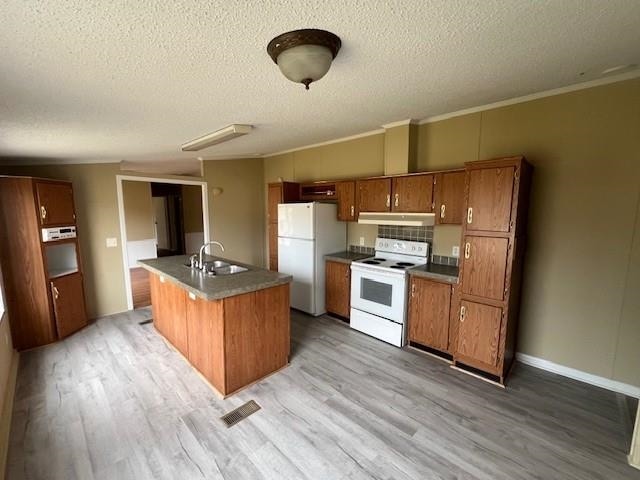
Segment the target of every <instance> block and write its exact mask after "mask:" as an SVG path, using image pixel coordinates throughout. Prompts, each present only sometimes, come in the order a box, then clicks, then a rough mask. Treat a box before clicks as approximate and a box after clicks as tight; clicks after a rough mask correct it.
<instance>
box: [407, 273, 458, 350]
mask: <svg viewBox="0 0 640 480" xmlns="http://www.w3.org/2000/svg"><path fill="white" fill-rule="evenodd" d="M450 305H451V286H450V285H448V284H446V283H439V282H432V281H430V280H425V279H423V278H416V277H411V290H410V294H409V341H411V342H417V343H420V344H422V345H426V346H428V347H432V348H435V349H438V350H447V349H448V347H449V308H450Z"/></svg>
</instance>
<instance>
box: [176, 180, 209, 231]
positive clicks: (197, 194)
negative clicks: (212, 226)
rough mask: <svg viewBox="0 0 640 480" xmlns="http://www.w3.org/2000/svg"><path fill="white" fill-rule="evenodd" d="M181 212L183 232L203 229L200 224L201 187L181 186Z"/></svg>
mask: <svg viewBox="0 0 640 480" xmlns="http://www.w3.org/2000/svg"><path fill="white" fill-rule="evenodd" d="M209 195H211V193H209ZM182 212H183V216H184V233H195V232H202V231H204V227H203V225H202V188H201V187H200V186H199V185H183V186H182Z"/></svg>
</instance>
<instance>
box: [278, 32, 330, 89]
mask: <svg viewBox="0 0 640 480" xmlns="http://www.w3.org/2000/svg"><path fill="white" fill-rule="evenodd" d="M341 46H342V42H341V41H340V37H338V36H337V35H334V34H333V33H331V32H327V31H326V30H317V29H315V28H306V29H303V30H293V31H292V32H287V33H283V34H282V35H278V36H277V37H276V38H274V39H273V40H271V41H270V42H269V45H267V52H268V53H269V56H270V57H271V58H272V59H273V61H274V62H275V63H276V64H277V65H278V67H280V71H281V72H282V74H283V75H284V76H285V77H287V78H288V79H289V80H291V81H292V82H296V83H302V84H303V85H304V86H305V88H306V89H307V90H309V84H310V83H311V82H316V81H318V80H320V79H321V78H322V77H324V76H325V74H326V73H327V72H328V71H329V67H331V62H332V61H333V59H334V58H336V55H337V54H338V51H339V50H340V47H341Z"/></svg>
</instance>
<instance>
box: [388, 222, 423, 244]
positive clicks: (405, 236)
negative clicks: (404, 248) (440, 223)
mask: <svg viewBox="0 0 640 480" xmlns="http://www.w3.org/2000/svg"><path fill="white" fill-rule="evenodd" d="M378 237H380V238H395V239H398V240H411V241H414V242H429V243H432V242H433V227H403V226H398V225H378Z"/></svg>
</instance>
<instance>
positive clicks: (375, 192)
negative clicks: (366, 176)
mask: <svg viewBox="0 0 640 480" xmlns="http://www.w3.org/2000/svg"><path fill="white" fill-rule="evenodd" d="M357 188H358V212H388V211H389V210H390V209H391V179H390V178H375V179H371V180H358V184H357Z"/></svg>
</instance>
